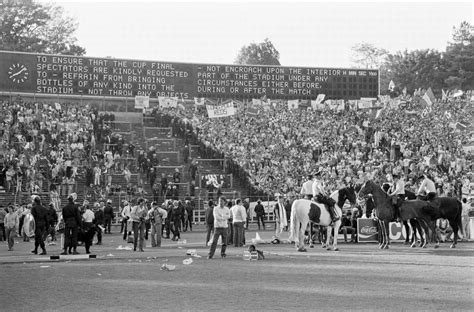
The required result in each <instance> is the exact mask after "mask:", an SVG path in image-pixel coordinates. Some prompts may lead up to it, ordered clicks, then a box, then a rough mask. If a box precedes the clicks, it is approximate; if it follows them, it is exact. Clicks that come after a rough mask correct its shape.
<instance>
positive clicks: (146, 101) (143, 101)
mask: <svg viewBox="0 0 474 312" xmlns="http://www.w3.org/2000/svg"><path fill="white" fill-rule="evenodd" d="M148 107H150V97H149V96H144V95H137V96H135V108H138V109H143V108H148Z"/></svg>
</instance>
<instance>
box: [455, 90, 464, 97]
mask: <svg viewBox="0 0 474 312" xmlns="http://www.w3.org/2000/svg"><path fill="white" fill-rule="evenodd" d="M463 94H464V92H462V90H455V91H454V93H453V97H455V98H456V97H460V96H461V95H463Z"/></svg>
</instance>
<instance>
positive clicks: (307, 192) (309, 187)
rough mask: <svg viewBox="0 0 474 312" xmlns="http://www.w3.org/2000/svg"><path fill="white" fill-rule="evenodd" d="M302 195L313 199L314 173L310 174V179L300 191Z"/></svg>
mask: <svg viewBox="0 0 474 312" xmlns="http://www.w3.org/2000/svg"><path fill="white" fill-rule="evenodd" d="M300 195H301V197H304V198H307V199H311V198H313V175H312V174H309V175H308V181H306V182H304V183H303V186H302V187H301V191H300Z"/></svg>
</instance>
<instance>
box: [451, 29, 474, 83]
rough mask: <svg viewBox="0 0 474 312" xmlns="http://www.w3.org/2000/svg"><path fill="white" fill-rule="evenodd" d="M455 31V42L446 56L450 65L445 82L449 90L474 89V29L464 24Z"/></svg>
mask: <svg viewBox="0 0 474 312" xmlns="http://www.w3.org/2000/svg"><path fill="white" fill-rule="evenodd" d="M453 29H454V32H453V42H452V43H449V44H448V46H447V48H446V53H445V54H444V58H445V60H446V62H447V63H448V64H449V66H448V68H447V78H446V79H445V81H444V82H445V83H446V85H447V86H448V87H449V88H460V89H462V90H466V89H474V27H473V26H472V25H470V24H469V23H468V22H462V23H461V25H460V26H459V28H456V27H453Z"/></svg>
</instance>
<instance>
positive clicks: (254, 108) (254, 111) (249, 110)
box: [247, 107, 259, 116]
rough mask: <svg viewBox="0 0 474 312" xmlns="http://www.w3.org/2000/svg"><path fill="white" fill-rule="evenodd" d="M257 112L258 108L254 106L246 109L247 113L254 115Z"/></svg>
mask: <svg viewBox="0 0 474 312" xmlns="http://www.w3.org/2000/svg"><path fill="white" fill-rule="evenodd" d="M258 112H259V111H258V108H256V107H249V108H248V109H247V114H249V115H254V116H256V115H258Z"/></svg>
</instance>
